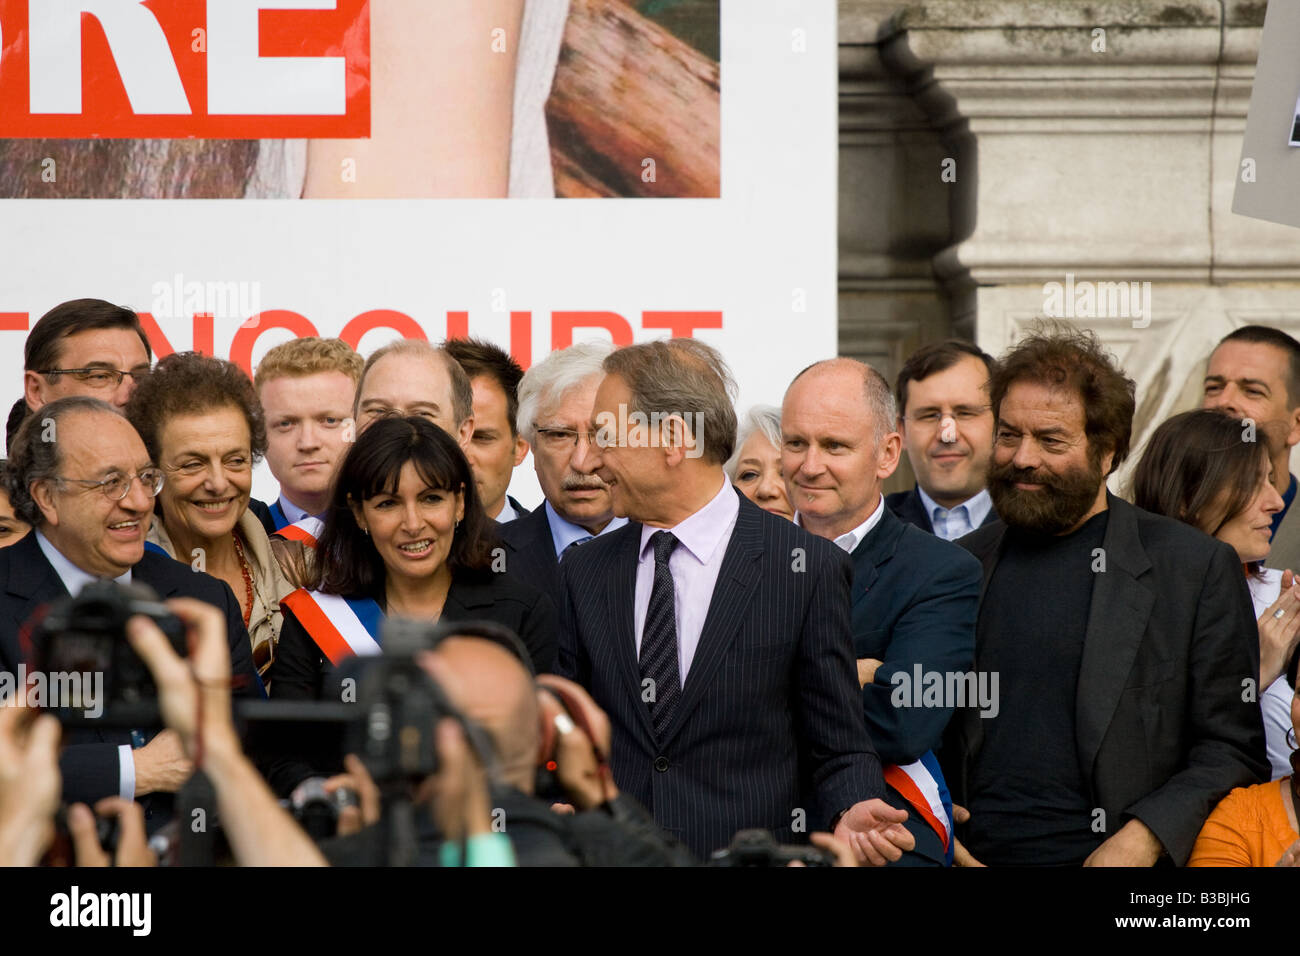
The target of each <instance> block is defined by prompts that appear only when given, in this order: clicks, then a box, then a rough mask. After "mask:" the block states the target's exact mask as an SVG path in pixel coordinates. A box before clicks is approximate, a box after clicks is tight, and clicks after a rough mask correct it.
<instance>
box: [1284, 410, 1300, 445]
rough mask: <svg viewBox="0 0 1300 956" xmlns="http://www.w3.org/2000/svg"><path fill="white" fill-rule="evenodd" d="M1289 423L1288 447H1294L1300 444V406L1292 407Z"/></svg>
mask: <svg viewBox="0 0 1300 956" xmlns="http://www.w3.org/2000/svg"><path fill="white" fill-rule="evenodd" d="M1287 425H1288V426H1290V427H1289V428H1288V429H1287V434H1286V447H1287V448H1294V447H1295V446H1296V445H1300V406H1297V407H1295V408H1293V409H1291V412H1290V415H1289V420H1288V421H1287Z"/></svg>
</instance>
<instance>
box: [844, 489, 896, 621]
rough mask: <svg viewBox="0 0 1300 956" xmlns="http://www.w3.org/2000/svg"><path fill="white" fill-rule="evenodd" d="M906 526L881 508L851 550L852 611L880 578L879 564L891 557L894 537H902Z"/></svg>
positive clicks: (890, 512) (893, 549) (894, 545)
mask: <svg viewBox="0 0 1300 956" xmlns="http://www.w3.org/2000/svg"><path fill="white" fill-rule="evenodd" d="M906 527H907V526H906V525H905V524H903V522H902V521H901V520H900V519H899V518H898V517H896V516H895V515H894V513H893V512H892V511H890V510H889V509H888V508H885V509H884V514H882V515H881V516H880V520H879V521H878V522H876V526H875V527H874V528H872V529H871V530H870V531H868V532H867V535H866V537H864V538H863V539H862V540H861V541H859V542H858V546H857V547H856V548H854V549H853V554H852V555H851V557H852V559H853V602H852V605H853V606H852V609H853V610H857V607H858V605H859V604H861V603H862V602H863V601H865V600H866V599H867V594H868V593H870V591H871V587H872V585H874V584H875V583H876V578H878V577H880V567H881V565H883V564H884V563H885V562H886V561H888V560H889V559H890V558H892V557H893V556H894V551H895V550H896V549H897V548H898V539H899V538H901V537H902V536H903V529H904V528H906Z"/></svg>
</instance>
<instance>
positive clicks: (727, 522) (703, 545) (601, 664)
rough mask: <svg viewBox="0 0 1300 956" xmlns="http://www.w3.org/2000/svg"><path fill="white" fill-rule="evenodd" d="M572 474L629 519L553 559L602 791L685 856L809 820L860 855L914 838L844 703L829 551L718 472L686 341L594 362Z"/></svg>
mask: <svg viewBox="0 0 1300 956" xmlns="http://www.w3.org/2000/svg"><path fill="white" fill-rule="evenodd" d="M604 369H605V377H604V379H603V380H602V382H601V384H600V387H599V389H598V391H597V393H596V402H595V408H594V411H593V423H592V424H593V430H594V431H595V432H596V436H597V438H596V442H595V443H594V444H593V445H591V446H587V450H586V451H584V452H580V455H579V457H578V458H575V460H574V463H573V467H574V468H575V469H576V470H578V471H580V472H583V473H589V474H599V475H600V477H601V478H602V479H603V480H604V481H605V482H606V483H607V484H608V485H609V486H610V489H611V494H612V496H613V505H614V513H615V514H617V515H625V516H627V517H628V518H629V519H630V523H629V524H628V525H627V526H626V527H624V528H621V529H619V530H618V531H615V532H613V533H611V534H608V535H603V536H601V537H598V538H596V539H594V540H593V541H591V542H589V543H587V544H584V545H582V546H581V547H580V548H578V549H576V550H575V551H574V552H573V553H572V554H571V555H570V557H568V558H566V559H565V560H564V561H563V562H562V563H561V564H560V587H559V598H560V615H561V630H560V653H559V667H558V670H559V672H560V673H561V674H563V675H565V676H568V677H571V678H573V679H575V680H577V681H578V682H579V683H581V684H582V685H583V686H585V687H586V688H587V689H588V690H589V691H590V692H591V694H592V696H593V697H594V698H595V700H596V703H597V704H599V705H600V707H601V708H602V709H603V710H605V711H606V713H608V714H609V718H610V722H611V724H612V727H613V741H612V753H611V764H612V767H613V772H614V779H615V782H616V783H617V784H618V787H619V788H620V789H621V790H623V791H625V792H627V793H630V794H632V795H633V796H635V797H636V798H637V799H638V800H640V801H641V803H642V804H644V805H645V806H646V807H647V808H649V809H650V811H651V812H652V813H653V814H654V817H655V820H656V821H657V822H658V823H659V825H660V826H661V827H663V828H664V829H665V830H667V831H669V832H670V833H673V834H674V835H675V836H677V837H678V838H679V839H681V840H682V842H684V843H685V844H686V845H687V846H689V847H691V849H692V850H694V851H695V852H696V853H698V854H700V855H708V854H709V853H712V852H713V851H715V850H717V849H719V848H721V847H723V846H725V845H726V844H727V843H728V842H729V841H730V839H731V837H732V835H733V834H734V833H735V832H736V831H737V830H740V829H747V828H765V829H767V830H769V831H771V832H772V833H773V834H774V835H775V836H777V838H778V839H782V840H785V841H787V842H790V841H801V840H804V839H806V838H807V833H808V831H809V830H811V829H818V828H823V827H824V828H828V829H831V830H833V831H834V833H835V836H836V837H838V838H839V839H841V840H842V841H844V842H845V843H847V844H848V845H850V846H852V847H853V848H854V850H856V852H857V854H858V857H859V859H860V860H862V861H864V862H867V863H871V864H874V865H883V864H884V863H886V862H887V861H890V860H896V859H898V858H899V857H900V856H901V855H902V852H903V851H904V850H910V849H912V848H913V846H914V845H915V841H914V839H913V837H912V835H911V834H910V833H908V831H907V829H906V828H905V827H904V826H903V825H902V824H903V821H904V820H906V819H907V814H906V812H904V811H902V810H897V809H894V808H892V807H890V806H888V805H887V804H886V803H885V802H884V801H883V800H882V799H880V797H881V796H882V795H883V794H884V784H883V778H882V775H881V767H880V760H879V758H878V757H877V756H876V752H875V750H874V749H873V748H872V745H871V741H870V739H869V737H868V734H867V731H866V728H865V726H864V724H863V721H862V719H861V714H860V707H861V705H860V703H859V701H858V685H857V683H856V680H855V665H854V657H853V647H852V641H851V638H850V634H849V582H850V578H851V570H850V566H849V563H848V560H847V558H846V557H845V555H844V554H843V552H841V551H839V550H838V549H836V548H835V547H834V546H833V545H832V544H831V543H830V542H828V541H823V540H821V539H819V538H816V537H814V536H812V535H810V534H808V533H807V532H805V531H802V530H800V529H798V528H796V527H794V526H793V525H792V524H790V523H789V522H786V521H783V520H781V519H780V518H777V517H774V516H772V515H769V514H767V513H765V512H763V511H762V510H761V509H759V508H758V507H757V506H755V505H753V504H752V503H750V502H749V501H747V500H745V499H744V498H742V496H740V495H739V494H738V493H737V492H736V491H735V489H733V488H732V487H731V485H730V484H729V483H728V482H727V481H726V477H725V475H724V472H723V463H724V462H725V461H726V460H727V458H728V457H729V456H730V454H731V450H732V446H733V445H734V443H735V433H736V416H735V411H734V409H733V408H732V405H731V394H732V393H733V391H734V385H733V384H732V382H731V376H730V372H729V371H728V370H727V368H726V365H725V364H724V363H723V362H722V359H721V357H720V356H719V355H718V354H717V353H716V352H715V351H714V350H713V349H711V348H710V347H708V346H707V345H704V344H703V343H700V342H698V341H695V340H691V339H673V340H671V341H669V342H662V341H661V342H650V343H645V344H641V345H634V346H629V347H627V348H625V349H621V350H619V351H617V352H615V353H613V354H612V355H610V356H609V357H608V358H607V359H606V360H605V364H604Z"/></svg>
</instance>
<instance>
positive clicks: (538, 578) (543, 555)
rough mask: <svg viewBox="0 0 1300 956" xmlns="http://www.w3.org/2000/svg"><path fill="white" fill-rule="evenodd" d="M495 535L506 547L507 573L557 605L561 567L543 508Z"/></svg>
mask: <svg viewBox="0 0 1300 956" xmlns="http://www.w3.org/2000/svg"><path fill="white" fill-rule="evenodd" d="M497 534H498V535H499V536H500V538H501V542H502V543H503V544H504V545H505V547H506V572H507V573H508V574H513V575H514V576H515V577H517V578H519V580H521V581H528V582H529V583H530V584H532V585H533V586H534V587H535V588H537V589H538V590H539V591H541V592H542V593H543V594H545V595H547V596H548V597H549V598H551V600H552V601H555V602H556V603H557V605H558V603H559V592H558V591H557V590H556V580H557V576H558V574H559V570H560V563H559V561H558V560H556V557H555V539H554V538H552V537H551V523H550V521H549V519H548V518H547V517H546V506H545V505H542V506H541V507H540V508H537V509H535V510H534V511H532V512H530V513H528V514H526V515H523V516H522V517H519V518H516V519H515V520H514V521H507V522H506V523H505V524H503V525H500V526H499V527H498V529H497Z"/></svg>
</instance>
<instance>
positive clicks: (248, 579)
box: [230, 531, 253, 629]
mask: <svg viewBox="0 0 1300 956" xmlns="http://www.w3.org/2000/svg"><path fill="white" fill-rule="evenodd" d="M230 534H231V537H232V538H234V539H235V557H237V558H238V559H239V573H240V574H241V575H243V578H244V608H245V609H244V628H245V629H247V628H248V622H249V619H250V618H252V616H253V572H252V571H250V570H249V569H248V560H247V559H246V558H245V557H244V546H243V545H242V544H240V542H239V535H237V534H235V533H234V532H233V531H232V532H231V533H230Z"/></svg>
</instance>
